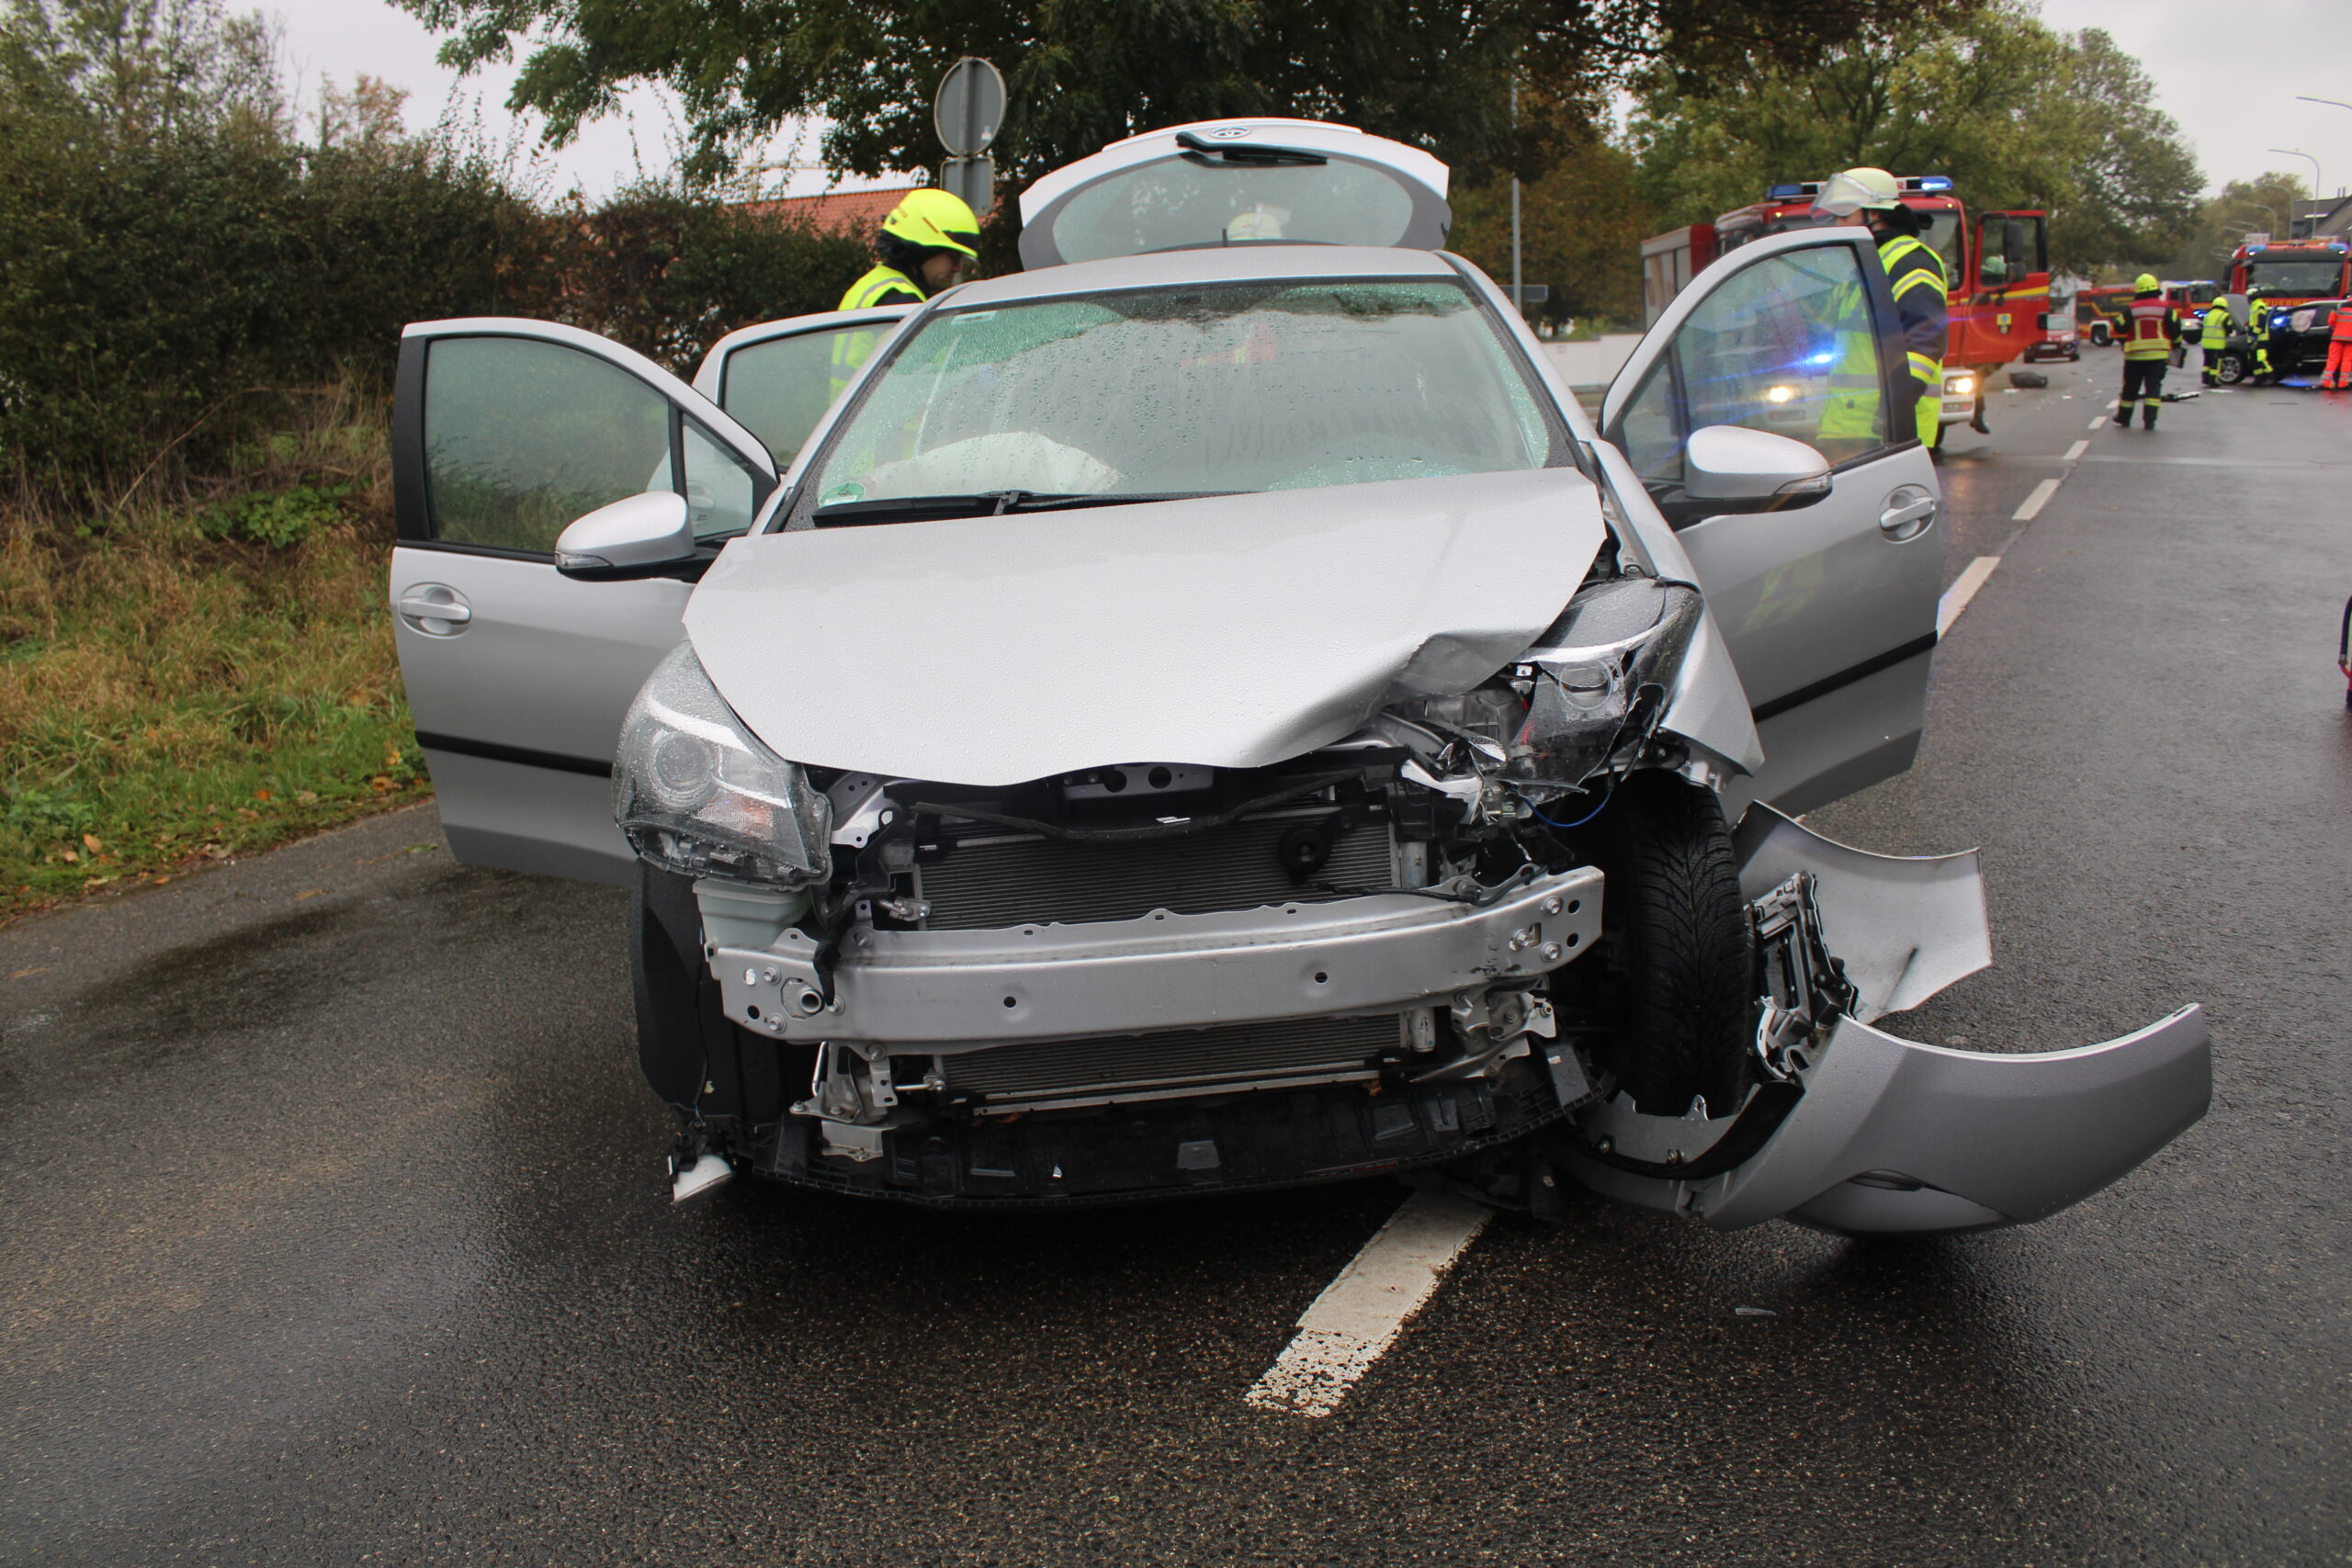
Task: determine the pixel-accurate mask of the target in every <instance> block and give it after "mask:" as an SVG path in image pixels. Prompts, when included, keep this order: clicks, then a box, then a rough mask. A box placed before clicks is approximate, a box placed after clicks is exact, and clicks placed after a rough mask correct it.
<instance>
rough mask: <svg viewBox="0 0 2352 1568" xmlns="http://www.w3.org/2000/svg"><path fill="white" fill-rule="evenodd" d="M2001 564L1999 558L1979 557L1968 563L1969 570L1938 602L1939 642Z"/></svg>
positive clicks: (1937, 628) (1937, 627) (1937, 625)
mask: <svg viewBox="0 0 2352 1568" xmlns="http://www.w3.org/2000/svg"><path fill="white" fill-rule="evenodd" d="M2000 564H2001V558H2000V557H1998V556H1978V557H1977V558H1975V559H1974V560H1973V561H1970V562H1969V563H1968V570H1965V571H1963V572H1962V573H1961V574H1960V576H1959V577H1958V578H1957V579H1956V580H1955V581H1953V583H1952V585H1951V587H1950V588H1947V589H1945V590H1944V596H1943V597H1942V598H1940V599H1939V600H1937V601H1936V637H1937V638H1938V639H1939V640H1940V639H1941V638H1942V637H1943V635H1944V634H1945V633H1946V632H1949V631H1950V630H1951V624H1952V623H1953V622H1954V621H1956V620H1958V619H1960V613H1961V612H1962V610H1965V609H1967V608H1968V602H1969V601H1970V600H1971V599H1973V598H1975V597H1976V591H1977V590H1978V589H1980V588H1982V587H1984V586H1985V579H1986V578H1989V577H1991V576H1992V575H1993V569H1994V568H1995V567H1996V566H1999V565H2000Z"/></svg>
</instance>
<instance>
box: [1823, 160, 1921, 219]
mask: <svg viewBox="0 0 2352 1568" xmlns="http://www.w3.org/2000/svg"><path fill="white" fill-rule="evenodd" d="M1902 205H1903V189H1902V187H1901V186H1898V185H1896V184H1895V183H1894V175H1890V174H1888V173H1887V172H1886V171H1885V170H1884V169H1848V170H1846V171H1845V172H1844V173H1843V174H1837V175H1830V176H1829V177H1828V178H1827V179H1826V180H1824V181H1822V182H1821V194H1819V195H1818V196H1816V197H1814V198H1813V209H1814V210H1815V212H1826V213H1828V214H1829V215H1830V216H1831V217H1832V218H1847V217H1850V216H1852V215H1853V214H1854V213H1857V212H1860V210H1861V209H1864V208H1866V207H1875V208H1880V209H1886V208H1894V207H1900V206H1902Z"/></svg>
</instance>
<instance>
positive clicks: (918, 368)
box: [817, 281, 1553, 513]
mask: <svg viewBox="0 0 2352 1568" xmlns="http://www.w3.org/2000/svg"><path fill="white" fill-rule="evenodd" d="M1552 445H1553V436H1552V434H1551V429H1550V426H1549V424H1548V423H1547V422H1546V421H1545V419H1544V416H1543V414H1542V413H1541V412H1538V409H1537V405H1536V402H1535V399H1534V397H1533V395H1532V393H1531V392H1530V390H1529V388H1528V385H1527V381H1526V378H1525V376H1524V374H1523V373H1522V372H1521V369H1520V367H1518V366H1517V365H1516V364H1515V363H1514V362H1513V360H1512V359H1511V357H1510V354H1509V353H1508V351H1507V350H1506V349H1505V348H1504V346H1503V344H1501V343H1500V342H1499V341H1498V338H1497V337H1496V334H1495V332H1494V329H1493V327H1492V326H1491V325H1490V324H1489V323H1488V321H1487V318H1486V316H1485V315H1484V313H1483V312H1481V311H1480V310H1479V309H1478V307H1477V305H1476V302H1475V301H1474V300H1473V299H1471V297H1470V294H1469V292H1468V290H1466V289H1465V288H1463V287H1462V286H1461V285H1459V284H1457V283H1453V282H1445V281H1412V282H1362V283H1345V282H1342V283H1334V282H1329V281H1319V282H1316V283H1311V284H1308V283H1289V282H1283V283H1273V284H1267V283H1250V284H1236V285H1224V286H1217V287H1209V288H1198V287H1195V288H1181V289H1152V290H1141V291H1137V292H1134V293H1125V294H1106V295H1092V296H1088V297H1085V298H1081V299H1056V300H1050V301H1046V302H1041V303H1038V304H1034V305H1017V306H1009V307H1004V308H1001V309H996V310H958V311H952V312H948V313H945V314H943V315H941V316H939V317H937V318H935V319H934V320H933V321H931V322H930V323H929V324H928V325H927V326H926V327H924V328H923V329H922V332H921V333H919V334H918V335H917V336H916V337H915V338H913V339H912V340H911V341H910V342H909V343H908V344H907V345H906V347H905V348H904V349H903V350H902V351H900V352H899V354H898V355H896V356H895V357H894V358H893V359H892V360H891V362H890V364H889V366H888V368H887V369H886V370H885V372H884V373H883V375H882V378H881V379H880V381H879V382H878V383H877V384H876V386H875V387H874V388H873V389H872V390H871V391H870V392H869V394H868V395H867V396H866V398H865V401H864V403H863V405H862V406H861V407H860V408H859V409H858V410H857V412H856V413H855V414H854V417H853V419H852V421H851V423H850V425H849V428H848V429H847V431H846V432H845V433H844V434H843V435H842V439H840V440H839V441H838V442H836V443H835V444H834V446H833V448H832V450H831V453H830V454H829V455H828V457H826V460H825V467H824V472H823V477H822V479H821V480H820V483H819V486H818V490H817V496H818V505H819V510H820V513H822V512H823V511H824V510H825V509H827V508H831V507H835V506H844V505H849V504H853V503H857V502H876V501H889V500H899V499H910V498H915V497H924V496H939V495H963V494H976V493H987V492H993V491H1025V492H1029V493H1031V494H1034V495H1055V496H1076V495H1089V496H1101V497H1104V498H1106V499H1108V498H1115V497H1140V496H1158V495H1192V494H1199V493H1202V492H1219V493H1229V492H1235V491H1271V490H1295V489H1305V488H1307V487H1310V486H1317V485H1339V484H1358V483H1365V482H1369V481H1373V480H1377V479H1421V478H1428V477H1433V476H1437V475H1444V474H1473V473H1487V472H1493V471H1496V470H1498V469H1508V468H1541V467H1543V466H1544V464H1545V463H1546V461H1547V460H1548V459H1549V458H1550V457H1551V454H1552Z"/></svg>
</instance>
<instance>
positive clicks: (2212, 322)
mask: <svg viewBox="0 0 2352 1568" xmlns="http://www.w3.org/2000/svg"><path fill="white" fill-rule="evenodd" d="M2197 345H2198V346H2199V348H2210V349H2212V350H2214V351H2215V352H2217V353H2218V352H2219V351H2221V350H2222V349H2224V348H2227V347H2228V346H2229V345H2230V308H2229V307H2228V306H2227V305H2225V304H2223V303H2222V301H2221V300H2219V299H2216V300H2214V301H2213V302H2212V303H2211V305H2208V306H2206V307H2205V323H2204V325H2203V327H2202V328H2200V329H2199V333H2198V337H2197Z"/></svg>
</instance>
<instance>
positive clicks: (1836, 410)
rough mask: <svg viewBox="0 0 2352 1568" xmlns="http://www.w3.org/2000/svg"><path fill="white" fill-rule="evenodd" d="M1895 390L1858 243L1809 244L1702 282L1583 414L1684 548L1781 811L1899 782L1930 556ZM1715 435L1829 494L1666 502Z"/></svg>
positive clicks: (1888, 308)
mask: <svg viewBox="0 0 2352 1568" xmlns="http://www.w3.org/2000/svg"><path fill="white" fill-rule="evenodd" d="M1910 386H1911V383H1910V381H1909V378H1908V373H1907V369H1906V367H1905V357H1904V353H1903V344H1902V339H1901V336H1900V333H1899V330H1898V327H1897V322H1896V318H1895V314H1894V298H1893V296H1892V295H1891V294H1890V293H1889V292H1888V289H1887V284H1886V276H1885V273H1884V271H1883V268H1882V267H1881V266H1880V265H1879V263H1878V259H1877V256H1876V254H1875V253H1874V251H1873V249H1872V247H1871V238H1870V234H1869V232H1868V231H1865V230H1862V229H1810V230H1800V231H1794V232H1791V233H1786V234H1777V235H1773V236H1770V237H1769V238H1766V239H1762V240H1758V241H1756V242H1754V243H1751V244H1747V245H1743V246H1741V247H1740V248H1739V249H1738V250H1736V251H1734V252H1732V253H1731V254H1729V255H1726V256H1724V258H1723V259H1722V260H1720V261H1718V262H1716V263H1715V264H1714V265H1712V266H1710V267H1708V268H1707V270H1706V271H1704V272H1702V273H1701V274H1700V275H1699V276H1698V277H1697V278H1695V279H1694V280H1692V282H1691V286H1690V287H1689V288H1685V289H1684V290H1683V291H1682V292H1681V294H1680V295H1679V296H1678V297H1677V298H1676V299H1675V300H1674V302H1673V303H1672V304H1671V305H1670V306H1668V309H1667V311H1666V313H1665V314H1664V315H1663V316H1661V317H1660V318H1659V319H1658V322H1657V325H1656V326H1655V327H1653V328H1651V329H1650V331H1649V333H1648V334H1647V335H1646V336H1645V337H1644V338H1643V339H1642V341H1641V343H1640V344H1638V345H1637V346H1636V347H1635V349H1634V355H1633V356H1632V357H1631V358H1630V359H1628V360H1627V361H1626V362H1625V366H1624V368H1623V370H1621V371H1620V372H1619V373H1618V376H1617V379H1616V380H1615V381H1614V382H1613V383H1611V386H1610V389H1609V395H1608V397H1607V399H1606V400H1604V401H1603V403H1602V405H1601V427H1602V431H1603V433H1604V434H1606V435H1607V436H1608V438H1609V439H1610V440H1611V441H1612V442H1614V443H1615V444H1616V446H1618V448H1619V449H1620V450H1621V451H1623V453H1624V455H1625V457H1626V460H1627V461H1628V462H1630V463H1631V464H1632V465H1633V467H1634V471H1635V472H1637V473H1638V474H1640V475H1641V477H1642V481H1643V483H1644V484H1645V486H1646V487H1647V488H1648V490H1649V492H1650V494H1651V496H1652V498H1653V499H1654V500H1656V501H1657V504H1658V508H1659V510H1660V511H1661V512H1663V513H1665V514H1666V515H1667V517H1668V520H1669V521H1671V522H1672V523H1673V524H1674V525H1675V527H1676V529H1677V530H1678V532H1679V536H1680V539H1681V542H1682V546H1683V548H1684V549H1686V550H1687V551H1689V553H1690V556H1691V563H1692V565H1693V567H1694V568H1695V569H1696V570H1697V572H1698V574H1699V579H1700V585H1701V587H1702V588H1703V589H1704V590H1705V591H1706V594H1707V602H1708V604H1709V605H1710V607H1711V608H1712V609H1713V614H1714V619H1715V624H1716V626H1718V627H1720V628H1721V630H1722V632H1723V635H1724V640H1725V641H1726V642H1727V643H1728V644H1729V645H1730V648H1731V652H1732V658H1733V660H1734V662H1735V663H1736V665H1737V667H1738V670H1739V676H1740V680H1741V681H1742V682H1744V683H1745V684H1746V686H1747V697H1748V701H1749V702H1750V703H1752V704H1753V705H1754V706H1755V713H1756V723H1757V733H1758V738H1759V739H1761V740H1762V742H1763V746H1764V768H1763V771H1762V772H1761V773H1759V774H1758V776H1757V778H1756V779H1755V780H1754V781H1753V785H1752V790H1753V795H1754V797H1755V798H1758V799H1763V800H1770V801H1772V802H1774V803H1775V804H1777V805H1779V806H1780V807H1781V808H1782V809H1783V810H1786V811H1790V812H1798V811H1805V810H1810V809H1811V808H1812V807H1815V806H1818V805H1821V804H1823V803H1825V802H1826V801H1830V800H1834V799H1836V798H1838V796H1839V795H1849V794H1851V793H1852V792H1853V791H1855V790H1858V789H1860V788H1862V787H1864V786H1865V785H1868V784H1875V783H1877V782H1878V781H1880V780H1881V779H1884V778H1888V777H1891V776H1893V775H1894V774H1895V773H1901V772H1902V771H1903V770H1904V769H1905V768H1907V767H1909V766H1910V765H1911V759H1912V756H1913V755H1914V753H1915V752H1916V751H1917V749H1918V744H1919V729H1920V725H1921V720H1922V715H1923V711H1924V709H1925V706H1926V701H1927V682H1928V660H1929V658H1930V656H1931V655H1932V653H1933V652H1934V649H1935V645H1936V598H1937V593H1938V591H1939V588H1940V587H1941V583H1942V555H1943V552H1942V546H1941V542H1940V541H1939V539H1938V538H1937V536H1936V531H1935V520H1936V509H1937V506H1938V504H1939V497H1940V491H1939V489H1938V486H1937V483H1936V473H1935V468H1934V464H1933V462H1932V461H1931V459H1930V458H1929V457H1928V451H1927V448H1925V447H1924V446H1921V445H1920V444H1919V441H1918V432H1917V425H1916V423H1914V418H1913V414H1912V403H1911V395H1910ZM1714 424H1738V425H1747V426H1749V427H1751V428H1753V429H1757V430H1766V431H1770V432H1772V433H1774V434H1781V435H1786V436H1790V437H1792V438H1793V439H1795V440H1799V441H1803V442H1805V443H1807V444H1808V445H1810V446H1814V447H1815V448H1816V449H1817V450H1818V451H1820V453H1821V454H1822V455H1823V456H1824V457H1826V458H1828V459H1829V461H1830V464H1831V466H1832V468H1833V470H1834V474H1835V480H1834V484H1833V488H1832V490H1831V491H1830V493H1829V495H1828V496H1826V498H1824V499H1823V500H1821V501H1819V502H1815V503H1814V504H1812V505H1810V506H1806V507H1804V508H1801V509H1798V510H1791V511H1781V512H1769V513H1753V514H1749V515H1745V516H1724V515H1712V516H1711V515H1709V514H1708V513H1707V512H1706V509H1705V508H1704V507H1703V506H1702V505H1700V504H1698V503H1696V502H1691V501H1690V500H1688V499H1687V498H1686V497H1685V496H1684V495H1683V493H1682V481H1683V456H1682V453H1683V446H1684V444H1685V443H1686V442H1688V441H1689V440H1690V437H1691V432H1692V431H1694V430H1699V429H1702V428H1704V427H1705V426H1708V425H1714ZM1735 805H1736V803H1735Z"/></svg>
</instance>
